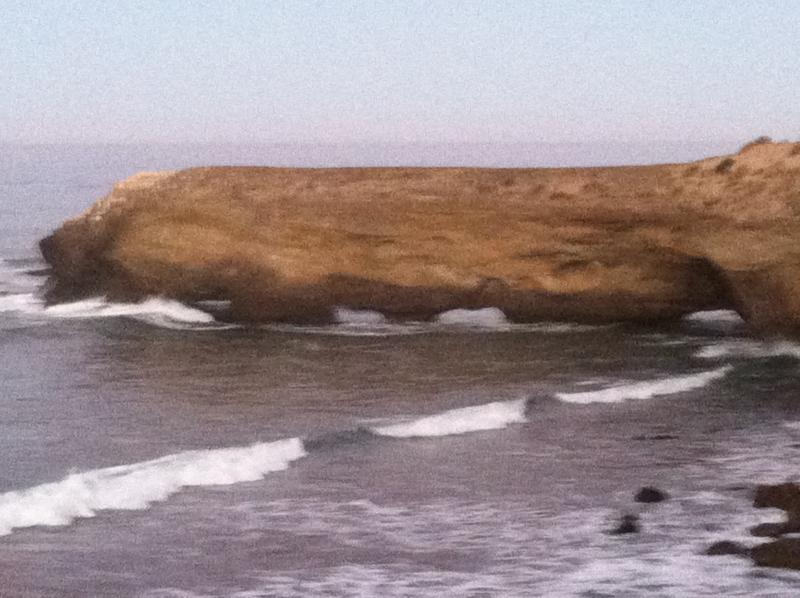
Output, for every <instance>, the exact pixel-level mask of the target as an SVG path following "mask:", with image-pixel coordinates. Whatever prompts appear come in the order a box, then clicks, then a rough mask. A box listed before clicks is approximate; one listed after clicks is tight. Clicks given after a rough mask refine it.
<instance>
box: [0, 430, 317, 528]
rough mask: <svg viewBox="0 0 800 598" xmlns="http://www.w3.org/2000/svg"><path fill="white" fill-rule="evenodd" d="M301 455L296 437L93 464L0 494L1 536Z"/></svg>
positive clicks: (244, 478)
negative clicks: (88, 468) (92, 467)
mask: <svg viewBox="0 0 800 598" xmlns="http://www.w3.org/2000/svg"><path fill="white" fill-rule="evenodd" d="M303 456H305V450H304V449H303V443H302V441H301V440H300V439H299V438H291V439H286V440H278V441H276V442H264V443H259V444H254V445H252V446H249V447H234V448H224V449H217V450H198V451H187V452H183V453H177V454H174V455H168V456H166V457H162V458H160V459H155V460H153V461H145V462H142V463H134V464H132V465H122V466H119V467H109V468H106V469H96V470H92V471H87V472H83V473H75V474H72V475H69V476H67V477H66V478H64V479H63V480H61V481H60V482H53V483H49V484H42V485H40V486H35V487H33V488H29V489H27V490H21V491H16V492H7V493H5V494H2V495H0V535H5V534H9V533H11V532H12V531H13V530H15V529H19V528H24V527H31V526H35V525H47V526H61V525H68V524H69V523H71V522H72V521H74V520H75V519H78V518H85V517H93V516H95V515H96V514H97V513H98V512H99V511H104V510H141V509H146V508H148V507H149V506H150V505H151V504H152V503H154V502H158V501H163V500H165V499H166V498H168V497H169V496H170V495H172V494H175V493H176V492H178V491H179V490H180V489H181V488H184V487H187V486H225V485H230V484H236V483H239V482H250V481H255V480H259V479H261V478H263V477H264V476H265V475H266V474H268V473H270V472H273V471H281V470H284V469H287V468H288V467H289V464H290V463H291V462H292V461H295V460H297V459H299V458H301V457H303Z"/></svg>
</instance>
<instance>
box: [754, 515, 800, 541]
mask: <svg viewBox="0 0 800 598" xmlns="http://www.w3.org/2000/svg"><path fill="white" fill-rule="evenodd" d="M796 533H800V520H798V519H789V520H788V521H784V522H781V523H759V524H758V525H755V526H753V527H751V528H750V534H751V535H753V536H768V537H771V538H778V537H780V536H782V535H784V534H796Z"/></svg>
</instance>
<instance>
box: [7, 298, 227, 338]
mask: <svg viewBox="0 0 800 598" xmlns="http://www.w3.org/2000/svg"><path fill="white" fill-rule="evenodd" d="M0 312H15V313H19V314H22V315H27V316H33V317H50V318H60V319H71V318H72V319H93V318H120V317H125V318H132V319H135V320H139V321H142V322H146V323H149V324H152V325H154V326H159V327H161V328H171V329H178V330H185V329H192V330H196V329H221V328H229V327H231V325H226V324H222V323H220V322H217V320H215V319H214V316H212V315H211V314H209V313H207V312H204V311H202V310H199V309H196V308H194V307H190V306H188V305H184V304H183V303H180V302H179V301H175V300H172V299H164V298H161V297H150V298H148V299H145V300H144V301H142V302H140V303H114V302H109V301H107V300H106V299H105V298H104V297H93V298H91V299H84V300H81V301H73V302H70V303H59V304H56V305H50V306H46V305H45V304H44V301H43V300H42V299H41V297H39V296H37V295H36V294H34V293H19V294H13V295H5V296H0Z"/></svg>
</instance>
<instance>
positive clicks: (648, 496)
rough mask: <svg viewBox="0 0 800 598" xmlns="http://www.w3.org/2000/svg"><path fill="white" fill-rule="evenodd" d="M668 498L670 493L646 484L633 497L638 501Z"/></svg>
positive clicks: (644, 501) (649, 501) (648, 501)
mask: <svg viewBox="0 0 800 598" xmlns="http://www.w3.org/2000/svg"><path fill="white" fill-rule="evenodd" d="M668 498H669V495H668V494H667V493H666V492H664V491H663V490H659V489H658V488H654V487H652V486H645V487H643V488H640V489H639V491H638V492H637V493H636V496H634V497H633V500H635V501H636V502H643V503H654V502H662V501H665V500H667V499H668Z"/></svg>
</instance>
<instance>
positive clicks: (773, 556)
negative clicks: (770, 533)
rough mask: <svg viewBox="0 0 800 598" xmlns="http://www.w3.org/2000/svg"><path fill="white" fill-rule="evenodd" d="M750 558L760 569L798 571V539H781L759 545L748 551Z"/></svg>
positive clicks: (799, 562) (799, 561)
mask: <svg viewBox="0 0 800 598" xmlns="http://www.w3.org/2000/svg"><path fill="white" fill-rule="evenodd" d="M750 556H751V557H752V559H753V562H754V563H755V564H756V565H758V566H760V567H779V568H782V569H800V539H799V538H781V539H779V540H775V541H773V542H767V543H766V544H759V545H758V546H755V547H753V548H752V549H751V550H750Z"/></svg>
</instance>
